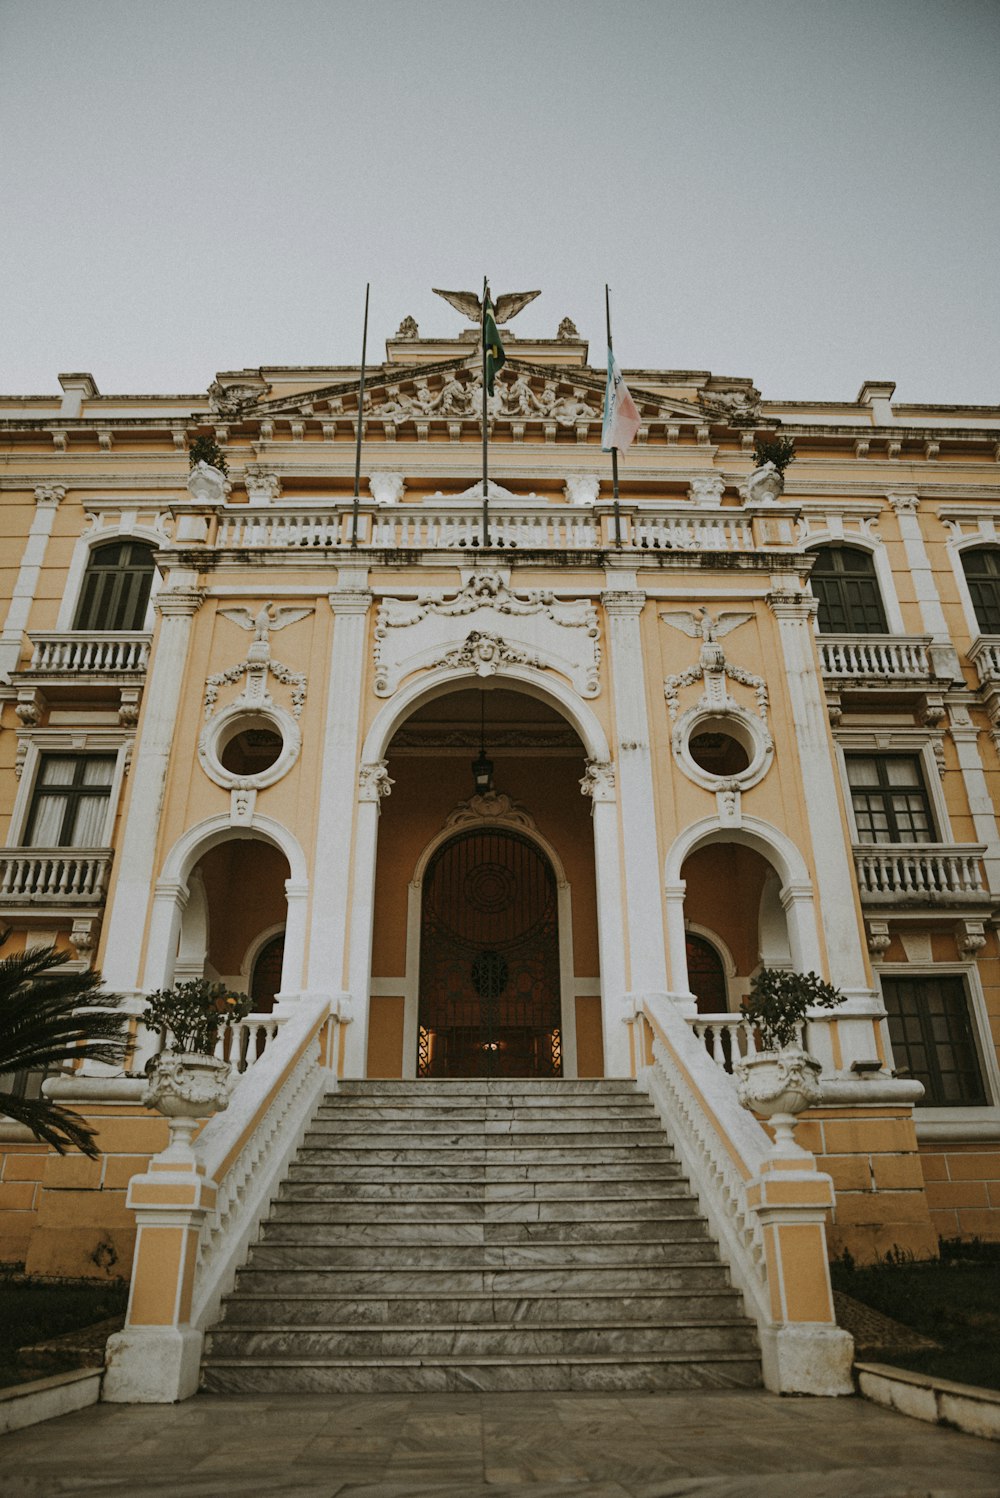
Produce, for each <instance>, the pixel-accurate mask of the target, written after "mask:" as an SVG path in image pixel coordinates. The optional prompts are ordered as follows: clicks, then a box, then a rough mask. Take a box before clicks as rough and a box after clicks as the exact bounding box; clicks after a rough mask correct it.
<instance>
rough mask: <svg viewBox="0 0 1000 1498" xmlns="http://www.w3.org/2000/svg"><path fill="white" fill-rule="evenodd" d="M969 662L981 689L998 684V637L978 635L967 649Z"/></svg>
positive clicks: (999, 663)
mask: <svg viewBox="0 0 1000 1498" xmlns="http://www.w3.org/2000/svg"><path fill="white" fill-rule="evenodd" d="M969 660H970V661H971V662H972V664H973V665H974V666H975V668H976V674H977V675H978V677H979V685H980V686H982V687H987V686H993V687H995V686H997V685H998V684H1000V635H980V636H979V638H978V639H977V640H974V641H973V642H972V645H971V646H970V647H969Z"/></svg>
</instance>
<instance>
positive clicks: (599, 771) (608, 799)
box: [580, 760, 632, 1077]
mask: <svg viewBox="0 0 1000 1498" xmlns="http://www.w3.org/2000/svg"><path fill="white" fill-rule="evenodd" d="M580 788H581V790H582V791H583V793H584V795H585V796H591V797H592V798H593V807H592V809H591V810H592V815H593V818H594V875H595V880H596V885H597V950H598V957H599V959H600V965H601V1024H602V1029H603V1036H604V1075H605V1076H606V1077H627V1076H629V1075H630V1074H631V1067H630V1061H629V1044H628V1031H627V1029H626V1024H627V1022H628V1021H629V1020H630V1019H631V1017H632V1016H631V1000H630V998H629V995H628V993H627V985H626V978H625V924H624V921H623V920H622V886H621V859H620V858H619V856H618V814H617V810H616V807H615V772H614V768H613V766H612V765H609V764H601V763H599V762H598V761H596V760H590V761H588V764H587V773H586V775H585V776H584V777H583V779H582V780H581V781H580Z"/></svg>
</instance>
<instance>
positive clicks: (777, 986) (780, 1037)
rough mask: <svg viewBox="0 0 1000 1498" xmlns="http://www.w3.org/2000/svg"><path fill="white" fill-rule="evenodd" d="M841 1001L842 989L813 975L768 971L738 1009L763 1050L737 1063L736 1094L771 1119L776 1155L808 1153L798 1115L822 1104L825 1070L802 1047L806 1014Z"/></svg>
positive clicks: (756, 980) (754, 982)
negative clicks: (800, 1139)
mask: <svg viewBox="0 0 1000 1498" xmlns="http://www.w3.org/2000/svg"><path fill="white" fill-rule="evenodd" d="M843 1002H844V995H843V994H842V993H841V992H840V990H839V989H838V988H834V987H833V985H832V984H831V983H825V982H824V981H823V979H822V978H819V977H817V975H816V974H815V973H793V972H787V971H785V970H784V969H781V968H766V967H765V968H762V969H761V970H760V972H759V973H757V974H756V976H755V977H754V978H753V980H752V982H751V984H750V993H749V995H748V996H747V997H746V998H745V999H744V1000H743V1003H742V1005H741V1006H740V1007H741V1009H742V1011H743V1014H744V1016H745V1017H746V1018H747V1019H748V1020H750V1022H751V1023H752V1024H753V1026H754V1028H755V1029H756V1031H757V1035H758V1039H759V1043H760V1046H761V1049H760V1050H758V1051H757V1052H756V1053H751V1054H749V1055H747V1056H744V1057H743V1059H742V1060H741V1061H737V1062H735V1063H734V1065H733V1073H734V1075H735V1077H736V1091H737V1095H738V1097H739V1100H740V1102H741V1103H742V1104H743V1106H744V1108H752V1109H753V1111H754V1112H755V1113H759V1114H760V1115H761V1116H762V1117H763V1118H767V1119H769V1120H770V1122H771V1125H772V1127H773V1128H774V1136H775V1138H774V1153H775V1154H776V1155H788V1154H792V1155H798V1154H805V1153H806V1151H805V1150H802V1149H800V1147H799V1146H798V1145H797V1144H796V1143H795V1139H794V1137H793V1136H794V1132H795V1125H796V1122H797V1120H798V1115H799V1114H800V1113H802V1112H803V1111H804V1110H805V1109H806V1108H809V1107H811V1106H812V1104H813V1103H817V1102H818V1101H819V1096H820V1087H819V1074H820V1072H821V1070H822V1067H821V1065H820V1063H819V1062H818V1061H817V1060H816V1057H815V1056H811V1055H810V1054H809V1052H808V1051H807V1050H805V1049H804V1047H803V1045H802V1035H803V1030H804V1026H805V1019H806V1012H807V1010H809V1009H833V1008H835V1007H836V1006H837V1005H838V1004H842V1003H843Z"/></svg>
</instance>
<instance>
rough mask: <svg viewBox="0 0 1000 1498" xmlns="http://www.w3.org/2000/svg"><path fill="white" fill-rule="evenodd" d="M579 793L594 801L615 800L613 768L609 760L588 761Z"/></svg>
mask: <svg viewBox="0 0 1000 1498" xmlns="http://www.w3.org/2000/svg"><path fill="white" fill-rule="evenodd" d="M580 791H581V793H582V794H583V795H584V796H591V797H592V798H593V799H594V800H595V801H613V800H614V799H615V767H614V765H613V764H612V762H611V761H610V760H609V759H588V761H587V766H586V770H585V772H584V775H583V779H582V780H581V781H580Z"/></svg>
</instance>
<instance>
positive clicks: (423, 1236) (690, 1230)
mask: <svg viewBox="0 0 1000 1498" xmlns="http://www.w3.org/2000/svg"><path fill="white" fill-rule="evenodd" d="M687 1206H688V1211H687V1212H686V1213H676V1214H674V1215H673V1216H671V1217H657V1218H639V1217H636V1218H630V1219H628V1229H627V1232H628V1236H629V1238H630V1239H631V1240H632V1241H633V1242H643V1243H662V1244H673V1243H675V1242H676V1241H677V1239H678V1238H679V1237H685V1235H690V1237H692V1238H698V1239H703V1238H704V1236H705V1232H706V1229H705V1225H704V1220H703V1219H702V1218H699V1217H698V1216H696V1214H695V1208H694V1204H693V1203H688V1204H687ZM622 1232H623V1228H622V1224H621V1223H620V1222H616V1221H614V1220H608V1221H605V1222H599V1221H576V1222H428V1221H421V1222H379V1221H371V1220H365V1221H357V1220H355V1221H353V1222H325V1221H319V1222H301V1221H293V1222H285V1221H277V1222H276V1221H274V1220H273V1219H272V1220H271V1221H269V1222H266V1223H265V1224H264V1226H263V1229H262V1237H261V1243H264V1244H267V1245H269V1246H270V1247H274V1246H275V1245H276V1244H281V1245H283V1246H290V1245H298V1244H303V1245H309V1246H313V1245H316V1244H325V1245H328V1246H329V1247H331V1248H338V1249H339V1248H341V1247H347V1248H353V1247H357V1246H359V1245H361V1244H365V1243H370V1244H374V1245H379V1246H381V1245H385V1244H388V1245H396V1246H400V1247H401V1246H404V1245H405V1246H406V1247H407V1248H409V1247H412V1248H414V1249H416V1250H418V1251H419V1250H420V1249H421V1248H422V1247H426V1246H432V1247H434V1248H443V1247H446V1246H448V1247H462V1248H464V1247H473V1246H476V1245H479V1246H480V1247H483V1248H489V1247H506V1246H508V1245H519V1244H536V1243H551V1244H558V1245H560V1246H566V1247H567V1248H570V1249H573V1250H574V1251H575V1250H576V1249H577V1248H586V1247H587V1246H588V1245H590V1246H594V1247H596V1246H598V1245H604V1244H607V1243H617V1242H619V1241H620V1240H621V1237H622Z"/></svg>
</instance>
